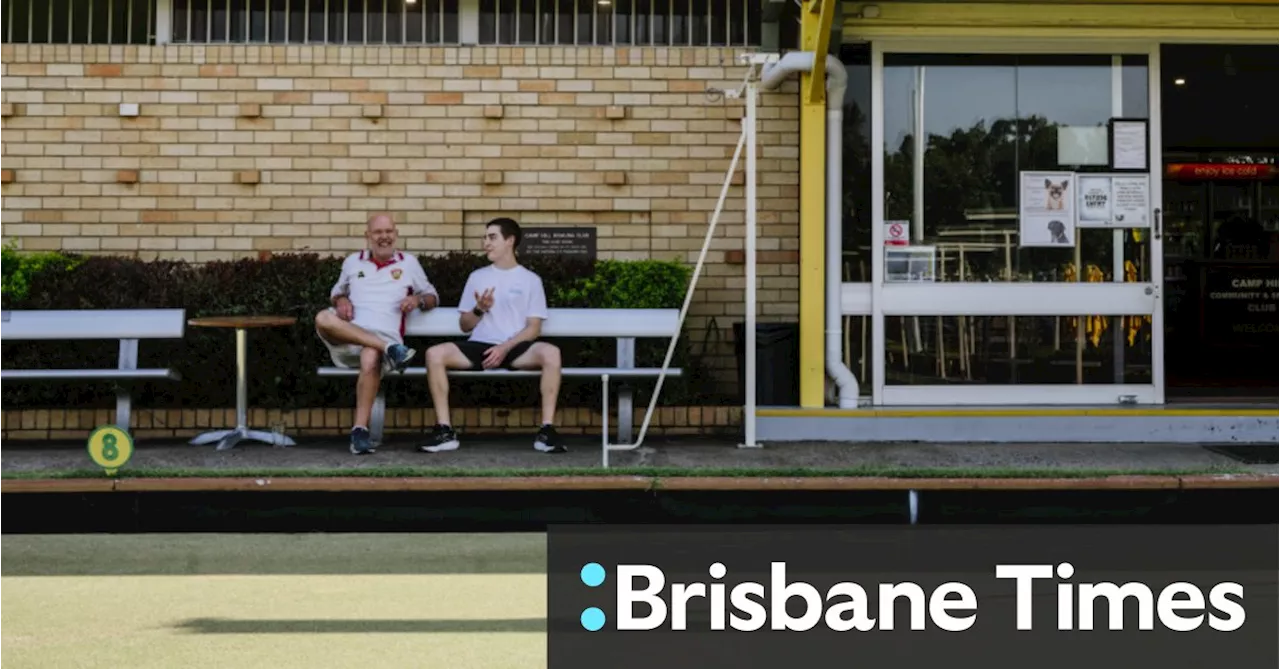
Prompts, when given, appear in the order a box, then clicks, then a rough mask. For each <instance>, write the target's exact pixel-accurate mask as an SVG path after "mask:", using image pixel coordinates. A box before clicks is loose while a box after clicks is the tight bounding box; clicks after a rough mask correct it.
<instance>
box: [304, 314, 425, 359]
mask: <svg viewBox="0 0 1280 669" xmlns="http://www.w3.org/2000/svg"><path fill="white" fill-rule="evenodd" d="M329 311H332V312H334V313H337V312H338V310H337V309H335V308H334V307H329ZM365 329H368V328H365ZM370 332H373V334H374V335H376V336H377V337H378V338H379V339H381V340H383V341H385V342H387V343H388V344H403V343H404V341H403V340H402V339H401V338H400V334H399V333H396V334H392V333H390V332H381V331H379V330H370ZM316 336H318V337H320V341H322V342H324V345H325V347H327V348H328V349H329V358H330V359H332V360H333V364H334V366H335V367H345V368H347V369H360V354H361V352H362V351H364V346H361V345H360V344H335V343H333V342H331V341H329V340H328V339H325V338H324V335H322V334H320V331H319V330H316Z"/></svg>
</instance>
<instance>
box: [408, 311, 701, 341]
mask: <svg viewBox="0 0 1280 669" xmlns="http://www.w3.org/2000/svg"><path fill="white" fill-rule="evenodd" d="M679 325H680V310H679V309H550V310H549V318H548V319H547V320H546V321H545V322H544V323H543V325H542V337H543V338H554V337H609V338H617V337H635V338H652V337H657V338H664V339H665V338H670V337H671V336H672V335H673V334H675V332H676V330H677V329H678V327H679ZM405 336H406V337H465V336H466V333H464V332H463V331H462V329H461V328H460V326H459V324H458V308H457V307H456V306H441V307H437V308H435V309H432V310H431V311H427V312H422V311H414V312H412V313H410V314H409V317H408V318H407V319H405Z"/></svg>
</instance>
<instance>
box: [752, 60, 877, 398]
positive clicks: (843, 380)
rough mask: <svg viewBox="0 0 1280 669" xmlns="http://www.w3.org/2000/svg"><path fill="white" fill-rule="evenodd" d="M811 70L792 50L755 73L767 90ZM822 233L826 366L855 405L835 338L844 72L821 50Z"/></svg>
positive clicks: (852, 383) (852, 380) (851, 379)
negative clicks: (824, 185)
mask: <svg viewBox="0 0 1280 669" xmlns="http://www.w3.org/2000/svg"><path fill="white" fill-rule="evenodd" d="M812 69H813V54H812V53H810V52H801V51H793V52H791V53H788V54H786V55H785V56H783V57H782V58H780V59H778V62H777V63H775V64H773V65H772V66H769V67H766V68H765V70H764V74H763V77H762V78H761V88H762V89H763V90H766V91H768V90H773V89H776V88H777V87H778V86H780V85H781V84H782V82H783V81H784V80H785V79H786V78H787V77H788V76H790V75H792V74H796V73H800V72H809V71H811V70H812ZM826 71H827V81H826V87H827V152H826V154H827V155H826V157H827V168H826V178H827V203H826V214H827V235H826V248H827V257H826V263H825V264H826V270H827V277H826V282H825V283H826V295H825V297H826V299H825V309H824V311H825V314H826V328H825V330H826V355H825V356H824V357H825V358H826V370H827V375H828V376H830V377H831V380H832V381H834V382H835V384H836V388H837V389H838V396H839V404H840V408H841V409H856V408H857V407H858V378H857V377H856V376H854V375H853V372H851V371H850V370H849V368H848V367H845V365H844V353H843V347H842V346H841V345H840V338H841V336H842V335H843V333H844V328H843V327H842V325H841V323H840V320H841V316H842V314H841V309H840V294H841V284H842V283H843V282H844V277H843V276H842V275H841V271H840V270H841V268H842V267H843V262H842V258H843V251H844V218H843V216H842V215H841V214H842V213H843V212H842V205H843V202H844V188H843V186H844V180H843V171H844V159H843V156H844V93H845V87H846V85H847V82H848V79H849V76H848V74H847V72H846V71H845V69H844V63H842V62H840V59H839V58H837V57H835V56H832V55H830V54H828V55H827V67H826Z"/></svg>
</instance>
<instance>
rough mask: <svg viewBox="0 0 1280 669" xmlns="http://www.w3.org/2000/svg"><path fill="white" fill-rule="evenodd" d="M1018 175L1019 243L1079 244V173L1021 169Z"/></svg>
mask: <svg viewBox="0 0 1280 669" xmlns="http://www.w3.org/2000/svg"><path fill="white" fill-rule="evenodd" d="M1018 177H1019V178H1018V246H1024V247H1025V246H1048V247H1066V248H1070V247H1073V246H1075V244H1076V197H1075V191H1076V174H1075V173H1074V172H1021V173H1019V175H1018Z"/></svg>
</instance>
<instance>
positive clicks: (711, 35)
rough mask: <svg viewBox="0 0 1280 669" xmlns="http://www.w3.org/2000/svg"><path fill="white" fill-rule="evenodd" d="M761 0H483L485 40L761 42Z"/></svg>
mask: <svg viewBox="0 0 1280 669" xmlns="http://www.w3.org/2000/svg"><path fill="white" fill-rule="evenodd" d="M761 2H762V0H480V44H529V45H537V44H543V45H555V44H562V45H578V46H592V45H597V46H615V45H621V46H731V47H742V46H758V45H759V44H760V37H761V23H762V17H761V14H760V7H761Z"/></svg>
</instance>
